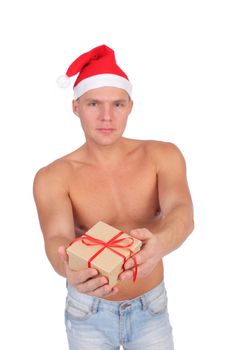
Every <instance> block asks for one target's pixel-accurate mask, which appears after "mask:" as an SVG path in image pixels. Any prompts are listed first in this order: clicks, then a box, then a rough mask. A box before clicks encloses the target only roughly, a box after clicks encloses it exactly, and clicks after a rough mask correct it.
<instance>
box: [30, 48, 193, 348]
mask: <svg viewBox="0 0 233 350" xmlns="http://www.w3.org/2000/svg"><path fill="white" fill-rule="evenodd" d="M77 73H79V76H78V78H77V80H76V82H75V84H74V100H73V112H74V114H75V115H77V117H78V118H79V119H80V122H81V126H82V128H83V131H84V134H85V138H86V142H85V143H84V144H83V145H82V146H81V147H80V148H78V149H77V150H75V151H74V152H72V153H70V154H68V155H66V156H64V157H62V158H60V159H58V160H56V161H54V162H53V163H51V164H49V165H48V166H46V167H44V168H42V169H41V170H39V172H38V173H37V174H36V177H35V181H34V197H35V202H36V205H37V209H38V215H39V220H40V224H41V229H42V231H43V234H44V240H45V249H46V253H47V256H48V258H49V260H50V262H51V264H52V266H53V267H54V269H55V270H56V271H57V272H58V274H60V275H62V276H64V277H65V278H66V279H67V288H68V296H67V303H66V328H67V334H68V341H69V347H70V349H72V350H76V349H80V350H85V349H89V350H92V349H96V350H97V349H101V350H105V349H106V350H107V349H108V350H110V349H119V347H120V345H122V346H123V347H124V349H134V350H138V349H140V350H142V349H143V350H144V349H155V350H156V349H160V350H162V349H163V350H165V349H166V350H171V349H173V340H172V332H171V326H170V323H169V318H168V313H167V309H166V306H167V299H166V291H165V287H164V283H163V277H164V276H163V263H162V258H163V257H164V256H165V255H167V254H169V253H170V252H172V251H173V250H175V249H176V248H178V247H179V246H180V245H181V244H182V243H183V241H184V240H185V239H186V238H187V236H188V235H189V234H190V233H191V231H192V230H193V208H192V201H191V196H190V192H189V188H188V184H187V179H186V169H185V161H184V158H183V156H182V154H181V152H180V151H179V150H178V148H177V147H176V146H175V145H173V144H171V143H167V142H158V141H140V140H132V139H127V138H124V137H123V136H122V135H123V132H124V129H125V127H126V123H127V118H128V116H129V114H130V112H131V110H132V106H133V102H132V99H131V88H132V87H131V83H130V82H129V80H128V77H127V75H126V74H125V73H124V72H123V71H122V70H121V69H120V68H119V67H118V66H117V64H116V61H115V56H114V51H113V50H111V49H110V48H108V47H107V46H104V45H103V46H99V47H97V48H95V49H93V50H91V51H89V52H87V53H85V54H83V55H81V56H80V57H79V58H78V59H77V60H75V61H74V62H73V63H72V64H71V66H70V67H69V69H68V70H67V72H66V78H67V77H70V76H73V75H75V74H77ZM63 84H64V80H63ZM100 220H101V221H104V222H106V223H108V224H110V225H112V226H114V227H116V228H118V229H120V230H122V231H125V232H127V233H129V234H130V235H131V236H132V237H135V238H138V239H140V240H142V242H143V246H142V248H141V250H140V252H138V253H137V254H136V259H137V264H138V273H137V278H136V281H135V282H134V281H133V279H132V277H133V271H134V260H133V259H132V258H130V259H128V261H127V262H126V264H125V271H124V272H122V273H121V274H120V276H119V283H118V284H117V285H116V286H115V287H113V288H111V287H110V286H109V285H108V280H107V278H106V277H104V276H101V275H100V274H99V273H98V271H97V270H96V269H94V268H86V269H83V270H82V271H79V272H77V271H73V270H71V269H70V268H69V265H68V257H67V254H66V247H67V245H68V244H69V243H70V242H71V241H72V240H73V239H74V238H75V237H76V236H79V235H81V234H82V233H84V232H85V231H87V230H88V229H89V228H91V227H92V226H93V225H94V224H96V223H97V222H98V221H100Z"/></svg>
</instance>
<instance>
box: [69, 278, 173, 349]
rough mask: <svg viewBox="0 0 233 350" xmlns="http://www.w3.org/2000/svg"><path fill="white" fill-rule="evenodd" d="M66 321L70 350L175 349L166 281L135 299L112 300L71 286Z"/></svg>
mask: <svg viewBox="0 0 233 350" xmlns="http://www.w3.org/2000/svg"><path fill="white" fill-rule="evenodd" d="M65 323H66V330H67V336H68V342H69V349H70V350H117V349H119V348H120V346H123V348H124V349H125V350H144V349H145V350H149V349H150V350H152V349H153V350H173V349H174V346H173V339H172V329H171V325H170V322H169V317H168V312H167V295H166V289H165V286H164V283H163V282H162V283H160V284H159V285H158V286H157V287H155V288H154V289H152V290H150V291H149V292H147V293H145V294H144V295H142V296H139V297H137V298H135V299H131V300H123V301H109V300H104V299H100V298H95V297H92V296H89V295H87V294H82V293H79V292H77V290H76V289H75V288H73V287H71V286H69V285H68V295H67V300H66V310H65Z"/></svg>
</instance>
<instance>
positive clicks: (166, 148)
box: [141, 140, 181, 155]
mask: <svg viewBox="0 0 233 350" xmlns="http://www.w3.org/2000/svg"><path fill="white" fill-rule="evenodd" d="M141 145H142V146H143V147H144V148H145V149H146V150H147V151H148V152H152V153H153V154H156V155H160V154H161V155H164V154H165V153H166V154H174V153H177V154H178V153H181V151H180V149H179V148H178V146H177V145H175V144H174V143H172V142H169V141H158V140H142V141H141Z"/></svg>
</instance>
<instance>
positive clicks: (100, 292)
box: [89, 284, 119, 298]
mask: <svg viewBox="0 0 233 350" xmlns="http://www.w3.org/2000/svg"><path fill="white" fill-rule="evenodd" d="M118 292H119V289H118V288H117V287H113V288H112V287H111V286H110V285H109V284H106V285H105V286H102V287H100V288H98V289H96V290H95V291H93V292H91V293H89V295H92V296H95V297H99V298H101V297H104V296H105V297H106V296H110V295H114V294H117V293H118Z"/></svg>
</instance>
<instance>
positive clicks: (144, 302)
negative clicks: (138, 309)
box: [140, 295, 147, 310]
mask: <svg viewBox="0 0 233 350" xmlns="http://www.w3.org/2000/svg"><path fill="white" fill-rule="evenodd" d="M140 302H141V305H142V310H146V309H147V302H146V297H145V295H142V296H141V297H140Z"/></svg>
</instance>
